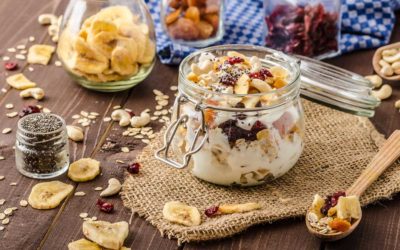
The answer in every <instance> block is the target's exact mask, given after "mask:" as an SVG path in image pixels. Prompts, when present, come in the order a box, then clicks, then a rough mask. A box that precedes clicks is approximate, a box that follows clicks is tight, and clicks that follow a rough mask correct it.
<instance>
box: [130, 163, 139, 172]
mask: <svg viewBox="0 0 400 250" xmlns="http://www.w3.org/2000/svg"><path fill="white" fill-rule="evenodd" d="M139 169H140V164H139V163H137V162H134V163H132V164H131V165H129V166H128V167H127V170H128V172H129V173H131V174H138V173H139Z"/></svg>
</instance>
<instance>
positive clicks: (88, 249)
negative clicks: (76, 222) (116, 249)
mask: <svg viewBox="0 0 400 250" xmlns="http://www.w3.org/2000/svg"><path fill="white" fill-rule="evenodd" d="M68 250H101V247H100V246H99V245H97V244H96V243H94V242H91V241H89V240H87V239H80V240H77V241H73V242H71V243H69V244H68Z"/></svg>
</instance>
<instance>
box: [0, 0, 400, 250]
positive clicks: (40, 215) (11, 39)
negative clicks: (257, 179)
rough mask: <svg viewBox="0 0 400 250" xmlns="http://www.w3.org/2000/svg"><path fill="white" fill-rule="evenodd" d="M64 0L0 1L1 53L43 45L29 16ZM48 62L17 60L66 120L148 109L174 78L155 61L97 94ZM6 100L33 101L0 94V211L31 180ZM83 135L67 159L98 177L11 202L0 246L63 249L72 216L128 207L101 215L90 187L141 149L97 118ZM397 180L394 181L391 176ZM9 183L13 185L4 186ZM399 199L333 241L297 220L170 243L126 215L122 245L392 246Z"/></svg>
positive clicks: (394, 123)
mask: <svg viewBox="0 0 400 250" xmlns="http://www.w3.org/2000/svg"><path fill="white" fill-rule="evenodd" d="M66 2H67V1H61V0H51V1H50V0H34V1H33V0H30V1H28V0H2V1H0V31H1V36H0V44H1V45H0V55H1V56H4V55H9V54H10V53H8V52H7V48H9V47H15V46H16V45H18V44H20V43H23V42H24V39H25V40H26V39H27V38H28V37H29V36H31V35H32V36H35V37H36V41H35V43H47V44H51V40H50V38H49V36H48V35H47V29H46V27H42V26H40V25H39V24H38V23H37V17H38V15H39V14H42V13H56V14H62V12H63V9H64V7H65V5H66ZM398 27H399V24H398V23H397V25H396V29H395V31H394V34H393V35H392V42H395V41H399V39H400V32H399V29H398ZM372 54H373V50H366V51H358V52H354V53H350V54H347V55H343V56H340V57H337V58H335V59H331V60H328V62H330V63H333V64H335V65H338V66H341V67H343V68H346V69H349V70H352V71H354V72H357V73H359V74H363V75H366V74H371V73H372V72H373V71H372V66H371V59H372ZM55 60H56V58H55V57H53V59H52V62H51V65H49V66H40V65H34V66H33V67H34V68H35V70H34V71H33V72H29V71H28V70H27V66H26V65H25V63H24V62H20V65H22V67H21V70H20V71H21V72H23V73H24V74H26V75H27V76H28V77H29V78H30V79H32V80H34V81H35V82H37V83H38V85H39V86H40V87H42V88H43V89H44V90H45V92H46V99H45V100H44V101H42V102H41V103H40V104H41V105H43V106H44V107H47V108H49V109H51V110H52V112H53V113H57V114H59V115H61V116H63V117H64V118H65V119H66V121H67V123H71V122H72V118H71V116H72V115H73V114H76V113H79V112H80V111H81V110H86V111H96V112H98V113H100V114H101V116H102V117H103V116H106V115H109V114H110V111H111V110H112V107H113V106H114V105H121V106H123V107H127V108H131V109H133V110H136V111H138V112H140V111H141V110H143V109H144V108H153V107H154V105H155V103H154V98H153V94H152V89H154V88H157V89H160V90H162V91H164V92H165V93H168V94H171V97H172V93H171V92H170V91H169V86H170V85H171V84H176V83H177V68H176V67H170V66H165V65H162V64H160V63H157V65H156V67H155V69H154V71H153V72H152V74H151V75H150V77H149V78H148V79H146V80H145V81H144V82H143V83H141V84H140V85H138V86H137V87H135V88H134V89H132V90H130V91H125V92H121V93H116V94H103V93H97V92H92V91H89V90H86V89H83V88H81V87H79V86H78V85H76V84H75V83H73V82H72V81H71V79H70V78H69V77H68V76H67V74H66V73H65V72H64V71H63V70H62V69H61V68H60V67H56V66H54V61H55ZM0 71H1V74H0V77H1V79H0V80H1V81H0V88H2V87H4V88H7V89H8V86H7V84H6V83H5V78H6V77H7V75H8V72H5V71H4V69H3V67H0ZM391 84H392V86H393V87H394V94H393V96H392V97H391V98H390V99H388V100H386V101H384V102H383V103H382V105H381V106H380V107H379V109H378V110H377V113H376V115H375V117H374V118H372V121H373V123H374V124H375V125H376V127H377V129H378V130H379V131H380V132H382V133H384V134H385V135H389V134H390V133H391V132H392V131H394V130H395V129H399V128H400V114H399V112H398V111H397V110H396V109H395V108H394V107H393V103H394V101H395V100H397V99H400V86H399V83H398V82H397V83H396V82H394V83H391ZM6 103H13V104H14V105H15V108H14V110H16V111H19V110H20V109H21V108H22V107H23V106H24V105H27V104H34V103H36V101H32V100H24V101H22V100H21V98H20V97H19V96H18V92H17V91H15V90H10V91H8V92H7V93H0V116H1V118H0V129H3V128H5V127H11V128H14V130H13V132H12V133H10V134H7V135H4V134H0V155H3V156H5V158H6V159H5V160H3V161H0V175H4V176H5V177H6V179H5V180H3V181H0V199H1V198H4V199H6V200H7V201H6V203H5V204H4V205H3V206H0V211H2V210H4V209H5V208H6V207H13V206H17V207H19V205H18V203H19V201H20V200H21V199H27V197H28V195H29V192H30V190H31V188H32V186H33V185H34V184H36V183H37V182H38V181H36V180H32V179H28V178H26V177H23V176H22V175H20V174H19V173H18V172H17V170H16V169H15V162H14V150H13V148H12V147H13V144H14V142H15V127H16V123H17V120H18V119H17V118H7V117H6V116H5V113H7V112H10V111H9V110H6V109H5V108H4V106H5V104H6ZM86 135H87V138H86V140H85V143H84V144H82V143H81V144H75V143H71V160H76V159H79V158H81V157H83V156H87V157H92V158H96V159H97V160H100V161H101V163H102V166H103V167H102V170H103V175H102V176H100V177H99V178H96V179H95V180H94V181H92V182H89V183H80V184H76V183H72V182H70V181H69V180H68V178H67V177H66V176H62V177H60V178H58V179H60V180H62V181H64V182H67V183H71V184H73V185H74V186H75V189H76V190H75V191H84V192H86V194H87V195H86V196H84V197H70V198H68V199H66V200H65V201H64V202H63V203H62V205H60V206H59V207H58V208H56V209H53V210H48V211H38V210H34V209H32V208H30V207H26V208H23V207H19V209H18V210H17V211H15V213H14V215H13V216H12V217H11V222H10V224H9V225H7V226H6V229H5V230H4V231H0V249H16V250H20V249H21V250H22V249H38V248H39V249H49V250H52V249H66V248H67V247H66V246H67V244H68V243H69V242H71V241H73V240H77V239H79V238H81V237H82V236H83V235H82V232H81V225H82V219H81V218H80V217H79V213H81V212H87V213H89V215H90V216H97V217H98V218H99V219H103V220H108V221H118V220H129V217H130V211H129V210H128V209H126V208H124V207H123V206H122V203H121V201H120V199H119V198H118V197H115V198H112V199H111V201H112V202H114V204H115V208H116V212H115V213H113V214H111V215H110V214H104V213H101V212H99V210H98V209H97V208H96V206H95V204H96V200H97V197H98V193H97V192H96V191H94V190H93V188H94V187H97V186H103V187H104V186H106V182H107V180H108V179H109V178H110V177H116V178H119V179H120V180H122V178H123V172H124V169H123V168H122V166H120V165H118V164H116V163H115V160H116V159H125V160H127V161H129V160H132V159H134V157H135V155H136V154H137V152H138V151H139V150H140V149H141V148H142V147H143V146H144V145H143V144H142V143H140V141H133V139H132V138H130V139H127V138H121V136H120V135H121V129H120V128H119V126H118V125H115V124H112V123H103V122H102V121H101V119H99V120H98V122H96V124H94V125H92V126H91V127H90V128H89V129H86ZM107 137H108V138H112V139H115V140H118V143H119V144H120V145H128V146H129V147H130V148H131V152H130V153H128V154H125V153H119V152H118V151H117V152H112V151H107V152H103V151H102V150H100V147H101V145H102V144H103V143H104V141H105V139H106V138H107ZM399 181H400V180H399ZM11 182H17V183H18V185H17V186H10V185H9V184H10V183H11ZM399 234H400V196H398V195H397V196H394V197H393V199H392V200H390V201H382V202H378V203H376V204H374V205H370V206H368V207H367V208H365V209H364V215H363V221H362V222H361V224H360V226H359V228H358V229H357V230H356V231H355V232H354V233H353V234H352V235H351V236H349V237H348V238H346V239H344V240H341V241H338V242H335V243H324V242H321V241H319V240H318V239H316V238H314V237H312V236H311V235H309V234H308V232H307V230H306V227H305V225H304V221H303V219H302V218H298V219H290V220H284V221H279V222H275V223H273V224H267V225H259V226H255V227H252V228H250V229H248V230H246V231H245V232H243V233H241V234H239V235H236V236H234V237H232V238H227V239H223V240H218V241H211V242H205V243H190V244H184V245H182V246H178V245H177V242H176V241H175V240H169V239H166V238H163V237H161V236H160V233H159V232H158V231H157V229H155V228H154V227H152V226H151V225H149V224H148V223H147V222H146V221H145V220H144V219H142V218H139V217H138V216H136V215H135V216H134V217H133V222H132V224H131V227H130V235H129V237H128V239H127V240H126V246H131V247H132V249H177V248H181V249H396V248H399V249H400V235H399Z"/></svg>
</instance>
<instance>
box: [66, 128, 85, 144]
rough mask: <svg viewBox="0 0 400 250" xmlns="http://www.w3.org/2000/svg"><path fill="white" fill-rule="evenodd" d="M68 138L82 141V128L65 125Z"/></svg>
mask: <svg viewBox="0 0 400 250" xmlns="http://www.w3.org/2000/svg"><path fill="white" fill-rule="evenodd" d="M67 135H68V138H69V139H71V140H73V141H76V142H78V141H83V138H84V136H83V129H82V128H80V127H78V126H73V125H67Z"/></svg>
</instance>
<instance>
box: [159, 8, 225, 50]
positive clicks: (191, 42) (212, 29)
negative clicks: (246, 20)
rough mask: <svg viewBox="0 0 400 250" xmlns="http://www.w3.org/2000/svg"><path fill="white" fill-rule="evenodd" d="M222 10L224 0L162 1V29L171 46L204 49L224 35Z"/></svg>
mask: <svg viewBox="0 0 400 250" xmlns="http://www.w3.org/2000/svg"><path fill="white" fill-rule="evenodd" d="M224 8H225V4H224V0H163V1H162V2H161V20H162V24H163V28H164V30H165V32H166V33H167V34H168V36H169V37H170V39H171V40H172V41H173V42H174V43H179V44H182V45H187V46H190V47H206V46H208V45H211V44H213V43H216V42H218V41H220V40H221V39H222V37H223V36H224V18H223V16H224Z"/></svg>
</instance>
